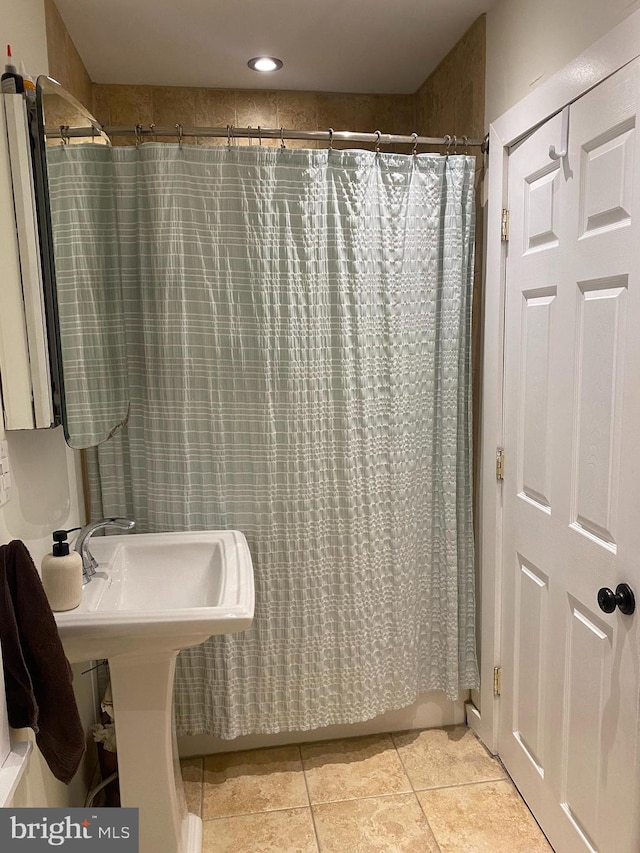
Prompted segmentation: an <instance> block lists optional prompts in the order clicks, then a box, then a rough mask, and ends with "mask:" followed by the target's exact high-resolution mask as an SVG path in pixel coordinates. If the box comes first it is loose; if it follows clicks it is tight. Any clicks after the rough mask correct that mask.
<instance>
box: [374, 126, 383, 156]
mask: <svg viewBox="0 0 640 853" xmlns="http://www.w3.org/2000/svg"><path fill="white" fill-rule="evenodd" d="M375 134H376V137H377V141H376V154H379V153H380V137H381V136H382V133H381V132H380V131H379V130H376V131H375Z"/></svg>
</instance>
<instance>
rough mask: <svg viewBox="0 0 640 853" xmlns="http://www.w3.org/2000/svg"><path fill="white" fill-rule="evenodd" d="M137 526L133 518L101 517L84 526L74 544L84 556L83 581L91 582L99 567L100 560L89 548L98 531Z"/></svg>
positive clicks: (128, 528)
mask: <svg viewBox="0 0 640 853" xmlns="http://www.w3.org/2000/svg"><path fill="white" fill-rule="evenodd" d="M135 526H136V523H135V521H134V520H133V519H132V518H99V519H98V520H97V521H91V522H90V523H89V524H87V526H86V527H83V528H82V530H81V531H80V533H78V538H77V539H76V541H75V544H74V546H73V549H74V551H77V552H78V553H79V554H80V556H81V557H82V583H83V584H86V583H89V581H90V580H91V578H92V577H93V575H95V573H96V569H97V568H98V562H97V560H96V559H95V557H94V556H93V554H92V553H91V551H90V550H89V540H90V539H91V537H92V536H93V534H94V533H95V532H96V530H102V529H103V528H105V527H119V528H120V529H121V530H131V529H132V528H134V527H135Z"/></svg>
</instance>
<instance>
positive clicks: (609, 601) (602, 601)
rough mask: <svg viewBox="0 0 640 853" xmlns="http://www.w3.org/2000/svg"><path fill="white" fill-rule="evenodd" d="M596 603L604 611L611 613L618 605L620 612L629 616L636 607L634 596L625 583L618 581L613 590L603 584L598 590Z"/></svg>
mask: <svg viewBox="0 0 640 853" xmlns="http://www.w3.org/2000/svg"><path fill="white" fill-rule="evenodd" d="M598 605H599V607H600V610H604V612H605V613H613V611H614V610H615V609H616V607H618V608H619V609H620V613H624V614H625V615H626V616H630V615H631V614H632V613H633V611H634V610H635V609H636V597H635V595H634V594H633V590H632V589H631V587H630V586H629V584H627V583H619V584H618V586H617V587H616V591H615V592H614V591H613V590H612V589H609V588H608V587H606V586H603V587H602V589H599V590H598Z"/></svg>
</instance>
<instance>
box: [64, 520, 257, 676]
mask: <svg viewBox="0 0 640 853" xmlns="http://www.w3.org/2000/svg"><path fill="white" fill-rule="evenodd" d="M89 550H90V551H91V552H92V554H93V556H94V557H95V558H96V560H97V561H98V569H97V572H96V574H95V575H94V576H93V578H92V579H91V581H90V582H89V583H88V584H86V585H85V587H84V588H83V593H82V602H81V603H80V606H79V607H77V608H76V609H75V610H69V611H67V612H64V613H56V614H55V617H56V622H57V624H58V631H59V633H60V637H61V639H62V644H63V646H64V649H65V652H66V655H67V657H68V658H69V660H70V661H71V662H72V663H75V662H80V661H86V660H94V659H96V658H112V657H114V656H116V655H120V654H130V653H132V652H135V651H144V650H146V649H155V650H157V649H158V648H159V647H161V648H165V649H184V648H187V647H188V646H195V645H198V644H199V643H202V642H204V640H206V639H207V638H208V637H210V636H212V635H213V634H232V633H235V632H237V631H243V630H244V629H245V628H248V627H249V625H250V624H251V621H252V619H253V608H254V585H253V566H252V563H251V555H250V553H249V548H248V546H247V540H246V539H245V537H244V536H243V534H242V533H240V532H238V531H236V530H223V531H202V532H199V531H197V532H195V531H189V532H185V533H142V534H140V533H138V534H129V535H124V536H104V537H102V536H101V537H95V538H93V539H92V540H91V542H90V545H89Z"/></svg>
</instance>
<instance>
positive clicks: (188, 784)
mask: <svg viewBox="0 0 640 853" xmlns="http://www.w3.org/2000/svg"><path fill="white" fill-rule="evenodd" d="M203 764H204V761H203V759H202V758H183V759H181V761H180V768H181V770H182V782H183V785H184V795H185V798H186V800H187V809H188V810H189V812H190V813H191V814H195V815H198V817H200V816H201V814H202V773H203Z"/></svg>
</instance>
